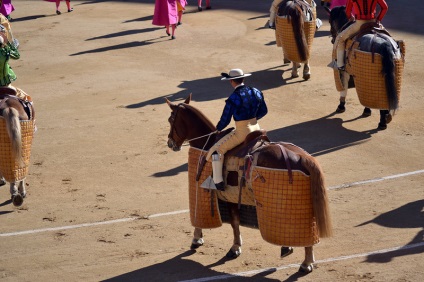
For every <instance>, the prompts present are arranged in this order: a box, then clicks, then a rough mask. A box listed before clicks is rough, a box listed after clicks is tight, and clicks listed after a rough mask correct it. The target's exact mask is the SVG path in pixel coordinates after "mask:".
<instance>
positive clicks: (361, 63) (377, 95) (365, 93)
mask: <svg viewBox="0 0 424 282" xmlns="http://www.w3.org/2000/svg"><path fill="white" fill-rule="evenodd" d="M373 57H374V60H373ZM349 64H350V70H349V71H350V72H352V74H353V77H354V80H355V87H356V92H357V93H358V98H359V101H360V103H361V104H362V105H363V106H365V107H368V108H373V109H386V110H388V109H389V101H388V98H387V88H386V83H385V79H384V76H383V74H382V72H381V70H382V57H381V55H379V54H374V55H373V54H372V53H370V52H363V51H360V50H354V51H353V52H352V53H351V55H350V56H349ZM403 65H404V62H403V59H397V60H395V79H396V81H395V85H396V93H397V96H398V99H400V90H401V85H402V72H403Z"/></svg>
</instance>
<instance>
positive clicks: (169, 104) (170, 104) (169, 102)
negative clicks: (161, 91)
mask: <svg viewBox="0 0 424 282" xmlns="http://www.w3.org/2000/svg"><path fill="white" fill-rule="evenodd" d="M165 101H166V103H167V104H168V106H169V107H170V108H171V109H172V106H173V104H172V102H171V101H169V100H168V98H166V97H165Z"/></svg>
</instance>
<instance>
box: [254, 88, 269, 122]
mask: <svg viewBox="0 0 424 282" xmlns="http://www.w3.org/2000/svg"><path fill="white" fill-rule="evenodd" d="M260 95H261V96H262V97H261V98H262V99H261V100H262V101H261V103H260V105H259V109H258V112H257V113H256V119H261V118H263V117H264V116H265V115H266V114H267V113H268V107H267V106H266V103H265V98H264V95H263V94H262V93H261V92H260Z"/></svg>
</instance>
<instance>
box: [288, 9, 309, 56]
mask: <svg viewBox="0 0 424 282" xmlns="http://www.w3.org/2000/svg"><path fill="white" fill-rule="evenodd" d="M288 5H290V6H288V9H289V10H290V12H289V13H288V15H289V16H290V20H291V23H292V28H293V34H294V38H295V41H296V46H297V50H298V52H299V58H300V60H301V61H302V62H303V61H306V60H307V59H308V58H309V48H308V42H307V41H306V36H305V32H304V19H303V15H302V12H301V11H300V9H297V8H296V5H297V4H295V3H294V2H290V3H288Z"/></svg>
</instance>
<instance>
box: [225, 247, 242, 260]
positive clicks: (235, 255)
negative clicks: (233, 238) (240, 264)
mask: <svg viewBox="0 0 424 282" xmlns="http://www.w3.org/2000/svg"><path fill="white" fill-rule="evenodd" d="M240 255H241V250H237V251H233V250H232V249H230V250H229V251H228V253H227V254H226V255H225V256H226V257H227V258H229V259H236V258H238V257H239V256H240Z"/></svg>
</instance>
